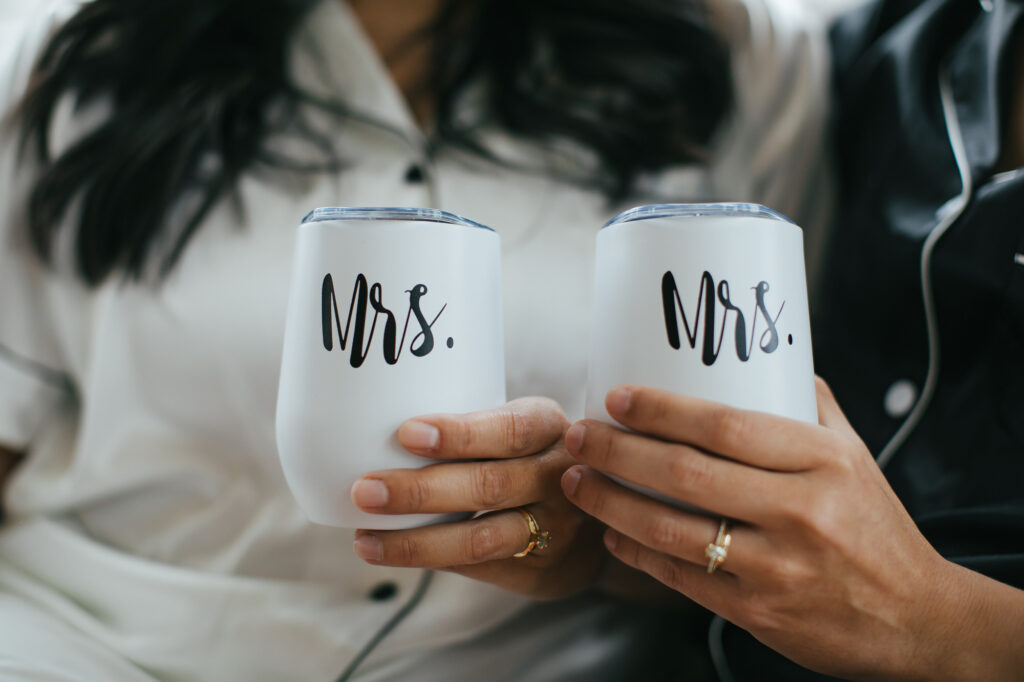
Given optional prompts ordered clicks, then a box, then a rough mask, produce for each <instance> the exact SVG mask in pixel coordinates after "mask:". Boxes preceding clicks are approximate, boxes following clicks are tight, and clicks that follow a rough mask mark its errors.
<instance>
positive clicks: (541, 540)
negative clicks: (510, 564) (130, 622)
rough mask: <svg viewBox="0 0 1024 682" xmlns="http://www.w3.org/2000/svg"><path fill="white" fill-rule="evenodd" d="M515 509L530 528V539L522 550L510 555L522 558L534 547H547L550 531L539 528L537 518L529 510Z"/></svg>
mask: <svg viewBox="0 0 1024 682" xmlns="http://www.w3.org/2000/svg"><path fill="white" fill-rule="evenodd" d="M515 510H516V511H517V512H519V513H520V514H522V516H523V519H525V520H526V525H527V527H528V528H529V530H530V539H529V541H528V542H527V543H526V547H525V548H524V549H523V551H521V552H518V553H516V554H513V555H512V556H513V557H515V558H516V559H522V558H523V557H525V556H527V555H529V554H530V552H532V551H533V550H535V549H547V546H548V545H549V544H550V543H551V533H549V532H547V531H546V530H541V529H540V524H538V523H537V518H536V517H535V516H534V515H533V514H531V513H530V512H528V511H526V510H525V509H523V508H522V507H516V508H515Z"/></svg>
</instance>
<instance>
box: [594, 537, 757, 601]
mask: <svg viewBox="0 0 1024 682" xmlns="http://www.w3.org/2000/svg"><path fill="white" fill-rule="evenodd" d="M605 547H607V548H608V551H609V552H611V554H612V556H614V557H615V558H616V559H618V560H619V561H621V562H622V563H624V564H626V565H627V566H632V567H633V568H635V569H637V570H639V571H643V572H644V573H647V574H648V575H650V576H651V577H653V578H654V579H656V580H658V581H659V582H661V583H663V584H664V585H666V586H668V587H670V588H672V589H673V590H675V591H677V592H680V593H682V594H684V595H686V596H687V597H689V598H690V599H692V600H693V601H695V602H697V603H698V604H700V605H701V606H703V607H704V608H706V609H708V610H709V611H713V612H714V613H717V614H718V615H720V616H722V617H723V618H725V619H726V620H730V621H731V620H735V617H734V616H733V613H734V612H735V611H736V608H737V606H738V605H739V604H740V603H741V600H742V598H743V594H742V591H741V589H740V586H739V581H738V580H737V578H736V576H734V575H730V574H729V573H727V572H725V571H723V570H722V569H721V568H720V569H718V570H717V571H716V572H715V573H712V574H710V575H709V574H708V572H707V566H701V565H698V564H695V563H691V562H689V561H685V560H683V559H679V558H677V557H673V556H669V555H667V554H664V553H662V552H658V551H656V550H653V549H651V548H649V547H645V546H644V545H642V544H640V543H638V542H636V541H635V540H631V539H630V538H627V537H625V536H623V535H620V534H618V533H616V532H615V531H612V530H610V531H608V532H606V533H605Z"/></svg>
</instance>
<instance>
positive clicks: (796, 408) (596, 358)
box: [586, 204, 818, 506]
mask: <svg viewBox="0 0 1024 682" xmlns="http://www.w3.org/2000/svg"><path fill="white" fill-rule="evenodd" d="M596 258H597V263H596V267H595V284H594V311H593V318H592V319H593V322H592V327H591V348H590V360H589V373H588V381H587V406H586V416H587V417H588V418H592V419H598V420H601V421H604V422H607V423H610V424H615V422H614V420H612V419H611V417H610V416H609V415H608V413H607V411H606V410H605V407H604V399H605V395H606V394H607V393H608V391H609V390H611V389H612V388H614V387H616V386H619V385H622V384H634V385H645V386H653V387H656V388H661V389H665V390H668V391H673V392H675V393H679V394H684V395H689V396H694V397H697V398H702V399H705V400H712V401H715V402H720V403H724V404H726V405H730V406H732V407H738V408H742V409H748V410H759V411H762V412H769V413H772V414H776V415H781V416H784V417H790V418H792V419H798V420H802V421H806V422H811V423H817V420H818V412H817V403H816V399H815V389H814V365H813V360H812V356H811V329H810V321H809V316H808V308H807V284H806V276H805V273H804V259H803V234H802V232H801V230H800V228H799V227H798V226H796V225H795V224H793V223H792V222H791V221H789V220H788V219H786V218H785V217H783V216H782V215H780V214H778V213H776V212H775V211H772V210H770V209H768V208H765V207H763V206H758V205H754V204H669V205H660V206H645V207H640V208H636V209H632V210H630V211H627V212H625V213H623V214H622V215H620V216H618V217H617V218H615V219H614V220H612V221H611V222H609V223H608V224H607V225H606V226H605V227H604V228H603V229H602V230H601V232H600V233H599V234H598V237H597V256H596ZM623 483H625V484H626V485H630V487H633V488H635V489H639V488H638V486H634V485H631V484H630V483H629V482H628V481H623ZM643 492H645V493H646V494H649V495H652V496H654V497H657V498H658V499H661V500H662V501H665V502H668V503H670V504H676V505H677V506H679V505H680V503H679V502H678V501H674V500H668V499H666V498H665V497H664V496H662V495H659V494H656V493H654V492H652V491H650V490H646V489H644V490H643Z"/></svg>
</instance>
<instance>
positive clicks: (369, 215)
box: [302, 206, 494, 232]
mask: <svg viewBox="0 0 1024 682" xmlns="http://www.w3.org/2000/svg"><path fill="white" fill-rule="evenodd" d="M332 220H418V221H422V222H427V223H444V224H446V225H461V226H463V227H479V228H481V229H484V230H490V231H491V232H494V230H492V229H491V228H489V227H487V226H486V225H481V224H480V223H478V222H476V221H473V220H470V219H468V218H463V217H462V216H460V215H456V214H454V213H450V212H448V211H442V210H441V209H439V208H401V207H386V206H385V207H369V208H367V207H349V206H328V207H324V208H317V209H314V210H312V211H310V212H309V213H308V214H306V217H305V218H303V219H302V224H303V225H305V224H306V223H320V222H327V221H332Z"/></svg>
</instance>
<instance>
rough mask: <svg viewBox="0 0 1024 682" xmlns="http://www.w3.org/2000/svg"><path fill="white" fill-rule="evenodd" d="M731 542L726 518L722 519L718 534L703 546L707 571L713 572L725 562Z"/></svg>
mask: <svg viewBox="0 0 1024 682" xmlns="http://www.w3.org/2000/svg"><path fill="white" fill-rule="evenodd" d="M731 543H732V534H731V533H730V532H729V521H728V519H722V523H720V524H719V525H718V535H716V536H715V541H714V542H712V543H711V544H709V545H708V546H707V547H705V548H704V556H706V557H707V558H708V573H714V572H715V571H716V570H717V569H718V567H719V566H721V565H722V564H724V563H725V558H726V557H727V556H729V545H730V544H731Z"/></svg>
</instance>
